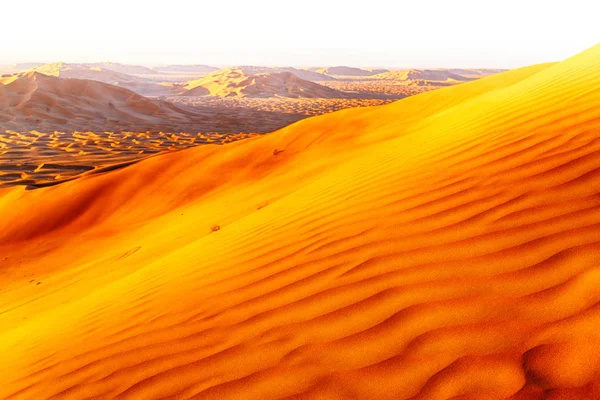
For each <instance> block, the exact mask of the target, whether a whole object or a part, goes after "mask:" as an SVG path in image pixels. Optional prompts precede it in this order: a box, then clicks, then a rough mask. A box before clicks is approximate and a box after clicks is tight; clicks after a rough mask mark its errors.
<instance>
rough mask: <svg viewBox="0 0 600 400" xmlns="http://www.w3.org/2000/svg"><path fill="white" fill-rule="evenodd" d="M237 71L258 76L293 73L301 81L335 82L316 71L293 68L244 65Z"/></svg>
mask: <svg viewBox="0 0 600 400" xmlns="http://www.w3.org/2000/svg"><path fill="white" fill-rule="evenodd" d="M235 69H239V70H241V71H242V72H244V73H245V74H247V75H256V74H262V73H272V72H291V73H292V74H294V75H296V76H297V77H298V78H300V79H304V80H307V81H313V82H318V81H330V80H335V78H334V77H331V76H327V75H325V74H321V73H318V72H315V71H310V70H305V69H298V68H293V67H258V66H250V65H242V66H239V67H235Z"/></svg>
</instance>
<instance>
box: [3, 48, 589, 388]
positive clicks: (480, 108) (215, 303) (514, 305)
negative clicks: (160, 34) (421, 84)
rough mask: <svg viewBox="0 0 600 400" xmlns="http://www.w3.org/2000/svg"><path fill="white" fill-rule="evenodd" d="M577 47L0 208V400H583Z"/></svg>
mask: <svg viewBox="0 0 600 400" xmlns="http://www.w3.org/2000/svg"><path fill="white" fill-rule="evenodd" d="M599 105H600V45H599V46H596V47H594V48H592V49H590V50H588V51H586V52H584V53H581V54H579V55H577V56H575V57H573V58H570V59H568V60H565V61H563V62H560V63H557V64H544V65H537V66H532V67H528V68H523V69H519V70H514V71H510V72H506V73H502V74H499V75H495V76H492V77H488V78H484V79H481V80H477V81H474V82H469V83H465V84H462V85H457V86H452V87H448V88H444V89H440V90H437V91H432V92H428V93H424V94H421V95H418V96H413V97H409V98H407V99H403V100H401V101H398V102H396V103H393V104H391V105H386V106H381V107H373V108H364V109H355V110H343V111H340V112H337V113H333V114H328V115H324V116H320V117H315V118H310V119H307V120H304V121H301V122H298V123H296V124H293V125H291V126H289V127H287V128H284V129H282V130H280V131H277V132H275V133H273V134H270V135H266V136H262V137H257V138H252V139H249V140H246V141H242V142H236V143H233V144H229V145H226V146H219V147H217V146H214V147H213V146H205V147H197V148H194V149H190V150H185V151H182V152H178V153H171V154H167V155H164V156H158V157H153V158H150V159H147V160H144V161H142V162H140V163H137V164H135V165H132V166H129V167H127V168H123V169H120V170H117V171H112V172H109V173H106V174H99V175H95V176H88V177H83V178H80V179H77V180H74V181H71V182H67V183H64V184H61V185H59V186H55V187H51V188H43V189H37V190H32V191H27V190H25V189H23V188H10V189H0V213H1V214H2V215H3V218H2V219H0V243H1V244H0V254H1V255H3V257H2V258H0V263H1V264H0V265H1V266H2V269H1V271H2V274H1V275H0V326H1V327H2V328H1V329H0V349H1V354H2V358H1V359H0V366H1V370H2V371H3V372H2V377H1V378H0V379H1V381H2V385H0V398H6V399H40V398H49V397H52V398H65V399H66V398H70V399H81V398H122V399H139V398H181V399H183V398H198V399H284V398H285V399H396V400H397V399H413V400H437V399H440V400H441V399H454V400H457V399H461V400H463V399H464V400H466V399H513V400H534V399H535V400H537V399H553V400H557V399H597V398H600V357H598V356H597V351H596V350H597V344H598V343H600V333H599V331H598V326H600V291H598V289H597V288H598V285H599V284H600V270H599V269H598V266H599V265H600V225H599V222H600V211H599V210H600V208H599V205H600V197H599V194H600V193H599V190H600V189H599V188H600V181H599V180H600V163H599V161H600V138H599V128H600V125H599V122H598V121H599V118H600V111H599V110H600V108H599V107H598V106H599Z"/></svg>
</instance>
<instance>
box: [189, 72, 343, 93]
mask: <svg viewBox="0 0 600 400" xmlns="http://www.w3.org/2000/svg"><path fill="white" fill-rule="evenodd" d="M251 71H254V70H250V71H249V70H248V69H245V70H244V69H242V68H225V69H222V70H219V71H215V72H213V73H212V74H210V75H208V76H206V77H205V78H203V79H199V80H196V81H190V82H188V84H187V85H186V87H185V88H186V89H188V90H187V92H185V93H184V95H187V96H218V97H263V98H268V97H289V98H345V97H347V94H345V93H343V92H340V91H338V90H335V89H330V88H328V87H325V86H322V85H319V84H317V83H314V82H310V81H307V80H304V79H301V78H299V77H298V76H296V75H295V74H293V73H291V72H266V73H261V72H256V73H251Z"/></svg>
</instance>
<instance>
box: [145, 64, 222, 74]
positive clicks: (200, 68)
mask: <svg viewBox="0 0 600 400" xmlns="http://www.w3.org/2000/svg"><path fill="white" fill-rule="evenodd" d="M218 69H219V68H216V67H211V66H210V65H202V64H196V65H165V66H162V67H154V68H153V70H154V71H156V72H167V73H179V72H183V73H194V72H198V73H210V72H214V71H216V70H218Z"/></svg>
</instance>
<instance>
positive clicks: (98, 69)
mask: <svg viewBox="0 0 600 400" xmlns="http://www.w3.org/2000/svg"><path fill="white" fill-rule="evenodd" d="M32 71H35V72H39V73H42V74H44V75H49V76H55V77H60V78H73V79H88V80H93V81H98V82H104V83H108V84H110V85H114V86H120V87H124V88H127V89H129V90H133V91H135V92H136V93H138V94H141V95H144V96H167V95H175V94H178V93H179V92H180V90H179V88H178V87H177V86H176V85H173V84H170V83H163V82H161V81H160V80H161V79H160V78H161V76H160V75H158V76H157V75H151V74H154V71H153V70H151V69H148V68H146V67H140V66H134V65H123V64H116V63H95V64H70V63H62V62H58V63H53V64H45V65H42V66H39V67H35V68H33V69H32ZM135 73H137V74H139V75H134V74H135Z"/></svg>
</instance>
